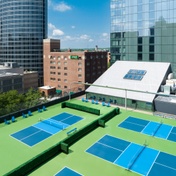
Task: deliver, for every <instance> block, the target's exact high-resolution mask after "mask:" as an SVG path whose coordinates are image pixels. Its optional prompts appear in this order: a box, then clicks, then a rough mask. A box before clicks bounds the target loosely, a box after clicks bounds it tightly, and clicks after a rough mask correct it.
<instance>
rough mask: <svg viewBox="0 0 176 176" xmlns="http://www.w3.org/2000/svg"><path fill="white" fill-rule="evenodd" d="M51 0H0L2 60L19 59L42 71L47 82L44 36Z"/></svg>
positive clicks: (22, 63) (18, 60)
mask: <svg viewBox="0 0 176 176" xmlns="http://www.w3.org/2000/svg"><path fill="white" fill-rule="evenodd" d="M44 38H47V0H37V1H36V0H0V63H1V64H2V63H4V62H17V63H18V64H19V65H20V66H22V67H24V69H25V70H28V71H38V72H39V84H40V85H41V84H42V83H43V39H44Z"/></svg>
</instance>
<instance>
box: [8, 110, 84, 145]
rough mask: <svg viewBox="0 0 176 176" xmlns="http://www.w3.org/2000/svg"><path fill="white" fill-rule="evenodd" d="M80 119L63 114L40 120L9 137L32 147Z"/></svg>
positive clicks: (80, 118)
mask: <svg viewBox="0 0 176 176" xmlns="http://www.w3.org/2000/svg"><path fill="white" fill-rule="evenodd" d="M82 119H83V118H82V117H80V116H76V115H73V114H69V113H66V112H64V113H61V114H58V115H56V116H54V117H51V118H49V119H43V120H42V119H40V121H39V122H38V123H36V124H34V125H32V126H29V127H27V128H25V129H22V130H20V131H18V132H16V133H13V134H11V136H12V137H14V138H15V139H17V140H19V141H21V142H22V143H24V144H26V145H28V146H31V147H32V146H34V145H36V144H38V143H39V142H41V141H43V140H45V139H47V138H48V137H50V136H52V135H54V134H56V133H58V132H60V131H62V130H64V129H66V128H67V127H69V126H71V125H73V124H75V123H77V122H78V121H80V120H82Z"/></svg>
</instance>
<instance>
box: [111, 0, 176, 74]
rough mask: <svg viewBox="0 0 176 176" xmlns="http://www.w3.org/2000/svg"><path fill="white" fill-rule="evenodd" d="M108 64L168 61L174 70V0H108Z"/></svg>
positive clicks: (175, 50)
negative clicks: (109, 36) (109, 34)
mask: <svg viewBox="0 0 176 176" xmlns="http://www.w3.org/2000/svg"><path fill="white" fill-rule="evenodd" d="M110 8H111V44H110V45H111V46H110V47H111V64H113V63H114V62H115V61H116V60H130V61H153V62H170V63H171V65H172V69H173V72H174V73H175V74H176V0H111V4H110Z"/></svg>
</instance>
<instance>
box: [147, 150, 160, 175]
mask: <svg viewBox="0 0 176 176" xmlns="http://www.w3.org/2000/svg"><path fill="white" fill-rule="evenodd" d="M159 154H160V152H159V151H158V154H157V155H156V157H155V159H154V161H153V163H152V165H151V167H150V169H149V170H148V173H147V175H148V174H149V173H150V171H151V169H152V167H153V165H154V164H155V161H156V159H157V158H158V155H159Z"/></svg>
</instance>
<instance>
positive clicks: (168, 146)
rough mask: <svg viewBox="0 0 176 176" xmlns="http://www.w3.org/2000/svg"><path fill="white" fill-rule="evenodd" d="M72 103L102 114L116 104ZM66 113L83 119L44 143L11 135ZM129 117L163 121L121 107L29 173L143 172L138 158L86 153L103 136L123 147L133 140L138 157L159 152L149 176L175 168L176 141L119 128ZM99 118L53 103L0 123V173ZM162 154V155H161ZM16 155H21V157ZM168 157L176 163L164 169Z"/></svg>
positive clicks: (111, 175)
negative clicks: (66, 150)
mask: <svg viewBox="0 0 176 176" xmlns="http://www.w3.org/2000/svg"><path fill="white" fill-rule="evenodd" d="M69 102H72V103H75V104H80V105H84V106H87V107H96V108H98V109H100V110H101V114H106V113H109V112H110V111H111V110H112V109H113V107H103V106H102V105H101V104H98V105H95V104H92V103H91V102H87V103H85V102H82V101H81V100H76V99H72V100H70V101H69ZM65 112H66V113H68V114H71V115H73V114H74V115H75V116H78V117H82V118H83V119H84V120H80V121H79V122H78V123H73V125H70V126H69V127H67V128H66V129H64V130H61V131H59V132H57V133H54V132H50V133H51V136H50V137H48V138H46V139H45V140H41V142H39V143H37V145H33V147H29V146H28V145H24V143H23V142H19V140H15V139H14V138H13V137H11V134H14V133H16V132H18V131H20V130H22V129H26V128H28V127H33V126H34V124H35V125H36V124H38V123H39V124H40V123H42V124H43V122H39V121H38V120H39V119H40V118H41V117H42V118H43V119H47V118H48V117H51V118H52V117H55V116H57V115H58V114H62V113H65ZM128 116H131V117H140V119H143V120H146V121H151V119H152V120H153V121H156V122H160V120H161V118H160V117H156V116H153V115H151V114H150V115H149V114H145V113H140V112H134V111H131V110H124V109H120V114H119V115H117V116H115V117H114V118H112V119H111V120H109V121H108V122H106V126H105V128H103V127H98V128H97V129H96V130H94V131H92V132H90V133H89V134H87V135H86V136H85V137H83V138H82V139H80V140H79V141H77V142H76V143H74V144H73V145H72V146H70V147H69V150H70V152H69V154H65V153H60V154H58V155H57V156H55V157H53V158H51V159H50V160H48V161H47V162H45V163H44V164H43V165H42V166H41V167H39V168H37V169H36V170H33V171H32V172H31V173H29V174H28V175H29V176H38V175H42V176H55V175H56V174H59V173H60V172H61V171H62V170H63V172H64V173H65V171H64V170H66V173H67V169H63V168H68V169H70V170H72V171H73V172H76V174H80V175H85V176H89V175H91V176H94V175H97V174H98V175H101V176H107V175H108V176H117V175H118V176H138V175H140V174H139V172H138V171H135V170H134V166H135V164H136V163H137V160H136V161H135V162H131V163H134V164H128V163H123V162H122V161H123V158H122V157H121V160H122V161H120V160H116V159H117V157H116V158H115V157H114V160H112V159H111V160H112V161H111V160H110V159H108V160H110V161H108V160H107V159H104V158H101V155H100V157H99V156H98V157H97V156H95V155H93V154H90V153H88V152H85V151H86V150H88V149H89V148H91V146H93V145H94V144H96V143H97V141H99V140H100V139H103V137H104V136H106V135H107V136H111V137H114V138H117V139H119V140H123V141H125V142H122V143H121V142H119V144H120V145H122V146H124V144H126V143H127V144H129V143H130V144H129V146H131V150H130V149H129V151H130V153H131V151H132V148H134V149H135V151H136V152H137V151H138V152H139V151H140V150H141V151H142V152H141V154H140V155H139V157H138V158H140V157H142V154H145V153H147V156H148V154H152V152H151V151H153V153H154V154H155V152H158V153H159V154H158V155H159V157H156V159H157V160H155V161H152V162H153V167H152V170H151V171H150V172H149V171H148V174H149V173H150V174H151V175H150V176H153V175H158V172H157V171H158V169H159V170H161V169H162V170H167V168H169V167H171V168H174V167H175V165H174V163H176V159H175V156H176V150H175V148H176V143H175V142H172V141H170V140H162V139H161V138H155V137H152V136H149V135H144V134H143V133H139V132H138V133H136V132H135V131H134V130H124V128H119V127H118V128H117V125H118V124H121V123H122V122H124V121H125V120H126V118H127V117H128ZM60 117H61V116H60ZM99 117H100V116H98V115H94V114H90V113H85V112H83V111H79V110H75V109H70V108H64V109H63V108H61V106H60V105H59V104H56V105H54V106H50V107H47V111H45V112H42V113H38V112H37V111H36V112H33V116H31V117H29V118H25V119H24V118H22V117H19V118H18V119H17V122H15V123H11V124H10V125H4V124H1V125H0V142H1V150H0V155H1V157H0V163H1V167H0V175H5V174H6V173H8V172H9V171H11V170H13V169H15V168H17V167H19V166H20V165H23V164H24V163H25V162H28V161H30V160H31V159H33V158H37V157H38V155H40V154H41V153H43V152H44V151H47V150H48V149H49V148H51V147H52V146H56V144H57V143H58V142H59V141H63V140H64V139H65V138H67V137H68V135H67V132H69V131H70V130H72V129H73V128H77V129H78V131H79V130H80V129H81V128H83V127H85V126H87V125H88V124H90V123H92V122H94V121H95V120H96V119H99ZM51 118H50V120H51ZM52 120H56V119H52ZM59 121H60V120H59V119H58V122H59ZM65 121H66V119H65ZM36 122H37V123H36ZM69 122H70V124H72V123H71V121H69ZM63 123H66V122H63ZM44 124H45V123H44ZM66 124H69V123H66ZM163 124H165V125H169V126H176V121H175V120H171V119H163ZM48 125H49V124H48ZM51 126H53V125H50V127H49V129H50V130H51V129H53V128H52V127H51ZM45 129H46V127H45ZM57 130H58V129H57ZM51 131H52V130H51ZM124 131H125V132H124ZM41 136H42V135H41ZM70 136H72V135H70ZM73 136H74V135H73ZM145 140H146V141H147V144H148V146H147V147H146V148H145V149H143V148H142V147H143V145H144V141H145ZM111 148H112V147H111ZM113 148H117V147H116V146H115V147H113ZM94 149H95V148H94ZM99 149H100V148H98V150H99ZM122 149H123V148H122ZM122 149H121V150H122ZM148 149H151V150H150V152H148ZM102 152H105V150H102ZM119 152H121V155H122V153H126V152H125V149H123V150H122V151H120V150H119ZM139 153H140V152H139ZM161 153H163V154H162V155H161ZM133 154H134V153H133ZM165 154H166V155H165ZM116 156H117V155H116ZM134 156H135V155H134ZM170 156H171V157H170ZM108 157H109V156H108V154H107V158H108ZM16 158H18V160H17V159H16ZM110 158H111V157H110ZM119 158H120V155H119ZM131 159H132V156H131ZM142 159H143V157H142ZM129 160H130V159H128V161H129ZM165 160H169V161H167V163H170V162H171V164H173V165H174V166H172V165H171V164H170V165H169V167H168V165H167V167H164V168H161V167H160V165H165V163H162V162H161V161H165ZM114 161H117V162H119V163H121V165H120V164H118V163H115V162H114ZM132 161H133V160H132ZM143 162H144V164H143V166H142V167H143V168H144V169H145V168H146V167H147V166H145V165H146V164H147V163H148V162H147V163H145V160H144V161H143ZM129 163H130V161H129ZM158 163H159V164H158ZM126 165H128V167H129V168H130V167H131V169H127V167H126ZM158 165H159V166H158ZM132 169H133V170H132ZM173 170H174V169H173ZM140 172H141V170H140ZM155 172H157V174H155ZM170 172H171V170H169V173H170ZM61 173H62V172H61ZM61 173H60V174H61ZM163 173H165V171H163ZM152 174H153V175H152ZM160 174H161V173H160ZM174 174H175V172H174Z"/></svg>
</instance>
